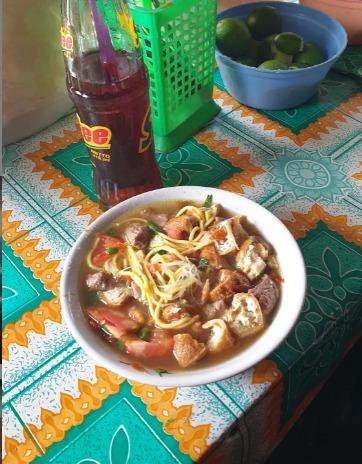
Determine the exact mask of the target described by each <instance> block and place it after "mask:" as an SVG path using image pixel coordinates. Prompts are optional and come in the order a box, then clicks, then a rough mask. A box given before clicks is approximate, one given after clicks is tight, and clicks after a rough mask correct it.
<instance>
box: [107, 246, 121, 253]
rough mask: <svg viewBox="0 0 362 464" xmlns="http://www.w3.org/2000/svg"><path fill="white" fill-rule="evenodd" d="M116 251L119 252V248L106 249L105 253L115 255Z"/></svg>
mask: <svg viewBox="0 0 362 464" xmlns="http://www.w3.org/2000/svg"><path fill="white" fill-rule="evenodd" d="M118 251H119V248H117V247H111V248H107V253H108V254H109V255H115V254H116V253H118Z"/></svg>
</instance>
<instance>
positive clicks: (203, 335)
mask: <svg viewBox="0 0 362 464" xmlns="http://www.w3.org/2000/svg"><path fill="white" fill-rule="evenodd" d="M190 335H191V336H192V337H193V338H196V340H197V341H198V342H203V343H206V341H207V339H208V331H207V330H205V329H203V328H202V322H200V321H197V322H194V323H193V324H192V326H191V327H190Z"/></svg>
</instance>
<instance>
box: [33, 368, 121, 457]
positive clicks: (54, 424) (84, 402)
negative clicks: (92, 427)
mask: <svg viewBox="0 0 362 464" xmlns="http://www.w3.org/2000/svg"><path fill="white" fill-rule="evenodd" d="M96 377H97V381H96V382H95V383H94V384H92V383H90V382H86V381H84V380H79V381H78V389H79V392H80V395H79V397H77V398H73V397H72V396H70V395H68V394H66V393H61V394H60V405H61V409H60V412H59V413H53V412H51V411H49V410H47V409H42V410H41V415H40V417H41V422H42V424H43V425H42V427H41V429H38V428H37V427H36V426H35V425H33V424H27V427H28V429H29V430H30V431H31V433H32V434H33V435H34V437H35V438H36V440H37V442H38V443H39V445H40V446H41V448H42V449H43V450H44V452H45V450H46V449H47V448H48V447H49V446H50V445H52V444H53V443H56V442H58V441H62V440H63V439H64V436H65V434H66V432H67V431H68V430H69V429H70V428H71V427H73V426H75V425H79V424H81V423H82V422H83V420H84V416H86V415H87V414H89V413H90V412H91V411H94V410H95V409H99V408H100V407H101V406H102V404H103V401H104V400H105V399H107V398H108V397H109V396H110V395H114V394H116V393H118V392H119V389H120V385H121V384H122V383H123V382H124V380H125V379H124V378H123V377H120V376H118V375H116V374H114V373H112V372H110V371H108V370H107V369H104V368H103V367H98V366H97V367H96ZM29 462H30V461H29Z"/></svg>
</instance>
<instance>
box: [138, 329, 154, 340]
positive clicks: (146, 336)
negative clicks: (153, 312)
mask: <svg viewBox="0 0 362 464" xmlns="http://www.w3.org/2000/svg"><path fill="white" fill-rule="evenodd" d="M150 335H151V332H150V329H149V328H148V327H142V329H141V330H140V332H139V334H138V336H139V337H140V338H141V339H142V340H144V341H145V342H148V340H149V339H150Z"/></svg>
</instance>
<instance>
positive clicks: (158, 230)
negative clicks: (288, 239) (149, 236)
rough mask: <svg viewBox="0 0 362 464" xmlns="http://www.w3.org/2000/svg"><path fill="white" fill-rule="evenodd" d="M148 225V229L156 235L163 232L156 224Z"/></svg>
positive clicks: (149, 222) (148, 223)
mask: <svg viewBox="0 0 362 464" xmlns="http://www.w3.org/2000/svg"><path fill="white" fill-rule="evenodd" d="M146 224H147V227H148V229H149V230H150V231H151V232H153V233H154V234H158V233H159V232H162V231H161V229H160V228H159V227H158V225H157V224H155V223H154V222H152V221H147V222H146Z"/></svg>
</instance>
